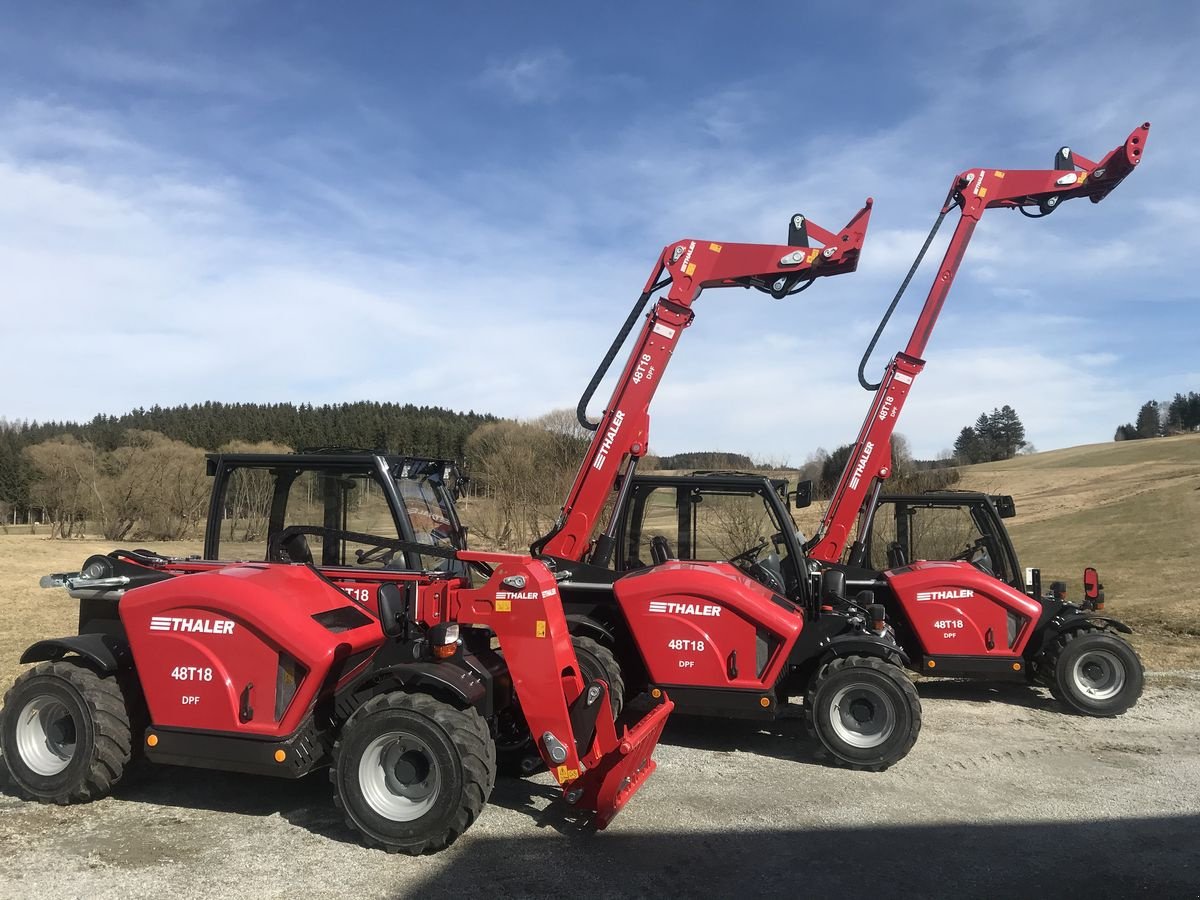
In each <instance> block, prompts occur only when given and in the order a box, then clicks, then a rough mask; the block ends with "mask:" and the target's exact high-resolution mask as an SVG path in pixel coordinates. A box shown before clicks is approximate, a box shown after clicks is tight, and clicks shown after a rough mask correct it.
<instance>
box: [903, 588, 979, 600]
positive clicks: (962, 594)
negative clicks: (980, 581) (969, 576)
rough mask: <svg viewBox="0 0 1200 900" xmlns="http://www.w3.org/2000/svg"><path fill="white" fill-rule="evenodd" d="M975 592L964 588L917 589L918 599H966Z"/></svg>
mask: <svg viewBox="0 0 1200 900" xmlns="http://www.w3.org/2000/svg"><path fill="white" fill-rule="evenodd" d="M974 596H975V592H974V591H969V590H967V589H966V588H962V589H960V590H954V591H918V592H917V599H918V600H966V599H967V598H968V597H974Z"/></svg>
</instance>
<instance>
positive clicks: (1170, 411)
mask: <svg viewBox="0 0 1200 900" xmlns="http://www.w3.org/2000/svg"><path fill="white" fill-rule="evenodd" d="M1186 431H1200V393H1197V392H1195V391H1188V392H1187V393H1186V394H1176V395H1175V396H1174V398H1172V399H1171V400H1170V401H1169V402H1159V401H1158V400H1147V401H1146V402H1145V403H1143V404H1142V406H1141V409H1139V410H1138V414H1137V418H1136V419H1134V420H1133V421H1132V422H1126V423H1125V424H1124V425H1118V426H1117V431H1116V434H1114V435H1113V440H1114V441H1136V440H1140V439H1142V438H1152V437H1164V436H1166V435H1169V434H1182V433H1184V432H1186Z"/></svg>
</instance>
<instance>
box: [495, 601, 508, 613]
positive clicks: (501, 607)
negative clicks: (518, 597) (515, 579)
mask: <svg viewBox="0 0 1200 900" xmlns="http://www.w3.org/2000/svg"><path fill="white" fill-rule="evenodd" d="M496 612H512V601H511V600H497V601H496Z"/></svg>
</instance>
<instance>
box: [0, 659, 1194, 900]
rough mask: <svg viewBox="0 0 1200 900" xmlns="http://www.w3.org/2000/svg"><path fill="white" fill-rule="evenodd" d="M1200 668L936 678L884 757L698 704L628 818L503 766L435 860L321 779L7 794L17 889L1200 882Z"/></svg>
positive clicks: (189, 774) (512, 889) (616, 891)
mask: <svg viewBox="0 0 1200 900" xmlns="http://www.w3.org/2000/svg"><path fill="white" fill-rule="evenodd" d="M1195 674H1196V673H1175V675H1174V676H1173V677H1171V678H1170V679H1163V678H1159V679H1154V680H1152V681H1151V682H1150V686H1149V687H1148V688H1147V691H1146V695H1145V696H1144V697H1143V699H1142V701H1141V703H1140V704H1139V705H1138V706H1137V707H1135V708H1134V709H1133V710H1132V711H1131V712H1129V713H1128V714H1126V715H1125V716H1123V717H1121V718H1119V719H1116V720H1096V719H1085V718H1079V717H1075V716H1069V715H1065V714H1063V713H1061V712H1059V710H1058V708H1057V707H1056V705H1055V704H1054V703H1053V701H1051V700H1050V699H1049V698H1048V697H1047V696H1045V695H1044V694H1042V693H1040V692H1037V691H1034V690H1033V689H1030V688H1025V687H1005V688H1000V689H995V688H992V689H989V688H987V687H985V686H981V685H964V684H957V683H952V682H940V683H939V682H927V683H924V684H922V685H921V694H922V697H923V700H924V706H925V728H924V732H923V734H922V736H921V740H920V741H919V742H918V743H917V746H916V747H915V748H914V750H913V752H912V754H911V755H910V756H909V757H908V758H907V759H906V760H904V761H903V762H902V763H900V764H899V765H897V766H895V767H893V768H892V769H891V770H889V771H888V772H884V773H881V774H865V773H855V772H847V771H843V770H840V769H836V768H831V767H829V766H827V765H825V764H824V762H823V760H821V759H820V758H819V756H818V754H817V751H816V748H815V747H814V746H813V744H812V743H811V742H810V741H809V740H808V739H807V738H806V737H805V736H804V734H803V729H802V727H801V725H800V723H799V722H796V721H787V722H783V723H780V725H779V726H776V727H772V728H771V729H770V730H758V729H757V727H756V726H753V725H742V724H738V723H728V722H713V721H709V720H701V719H683V718H682V717H675V718H674V719H673V720H672V721H671V722H670V723H668V727H667V734H666V736H665V737H664V741H663V743H662V744H661V745H660V747H659V750H658V753H657V756H656V758H657V759H658V762H659V770H658V772H657V773H656V774H655V775H654V776H653V777H652V778H651V779H650V781H649V782H648V783H647V785H646V787H645V788H644V789H643V790H642V791H641V793H640V794H638V796H637V797H635V798H634V800H633V801H632V802H631V803H630V805H629V807H627V808H626V810H625V811H624V812H623V813H622V814H621V815H620V816H619V817H618V818H617V819H616V820H615V821H614V822H613V824H612V825H611V826H610V827H609V828H608V830H607V831H605V832H602V833H600V834H591V833H588V832H586V831H582V830H580V829H579V828H578V827H577V826H575V825H574V824H573V823H572V822H570V821H569V820H566V819H564V818H563V817H562V816H561V815H560V814H559V812H558V809H559V808H558V807H557V806H554V807H551V800H552V798H553V797H554V795H555V791H554V789H553V788H552V786H551V782H550V780H549V776H545V775H543V776H540V777H539V778H537V779H534V780H531V781H517V780H502V781H501V782H500V784H498V786H497V788H496V791H495V793H494V794H493V797H492V803H491V804H490V805H489V806H488V807H487V808H486V809H485V810H484V812H483V815H482V816H481V817H480V818H479V820H478V821H477V822H476V823H475V825H474V826H473V827H472V828H471V829H470V830H469V831H468V832H467V834H466V835H465V836H464V837H463V838H462V839H461V840H459V841H458V843H457V844H455V845H454V846H453V847H452V848H451V849H449V850H448V851H446V852H443V853H441V854H438V855H435V856H431V857H424V858H419V859H411V858H408V857H402V856H389V855H387V854H385V853H382V852H379V851H374V850H367V849H364V848H363V847H360V846H358V845H357V844H356V843H355V840H354V836H353V834H352V833H350V832H349V831H348V830H347V829H346V828H345V827H344V826H343V825H342V824H341V822H340V820H339V819H338V817H337V815H336V814H335V812H334V809H333V805H332V802H331V801H330V795H329V794H330V792H329V787H328V782H327V781H326V780H325V778H324V777H323V776H322V775H316V776H314V777H311V778H309V779H307V780H305V781H303V782H299V783H290V782H283V781H274V780H272V779H263V778H253V777H250V776H240V775H229V774H224V773H214V772H203V771H197V770H188V769H174V768H166V767H163V768H157V769H153V770H151V771H145V772H142V773H141V774H140V775H139V777H137V778H136V779H134V780H133V781H132V782H130V783H127V784H126V785H124V786H122V787H121V789H120V790H119V791H118V792H117V795H116V796H114V797H111V798H108V799H105V800H102V801H99V802H97V803H93V804H90V805H87V806H79V807H68V808H60V807H45V806H39V805H37V804H33V803H24V802H22V801H20V800H18V799H16V798H15V797H13V796H12V795H11V794H10V793H3V794H0V896H3V897H22V898H32V897H55V898H58V897H88V898H98V897H122V896H155V897H162V896H184V897H222V898H224V897H230V896H239V897H294V896H298V895H301V894H303V895H306V896H308V897H313V898H319V897H341V896H353V897H355V898H367V897H409V896H420V897H441V896H447V897H449V896H454V897H463V896H480V897H483V896H488V897H506V896H530V895H558V896H563V895H567V896H600V897H623V896H642V897H645V896H656V895H657V896H673V897H720V896H728V895H734V894H737V895H743V896H745V895H750V894H764V895H771V896H774V895H783V894H788V895H816V896H820V895H826V896H828V895H829V894H830V893H831V892H834V891H836V892H838V893H839V894H841V895H845V896H868V895H869V896H871V897H890V896H905V897H909V898H912V897H928V896H950V895H953V896H955V897H1004V896H1010V897H1017V896H1022V895H1024V896H1029V895H1033V896H1039V897H1058V896H1064V897H1065V896H1072V897H1074V898H1079V900H1081V898H1084V897H1089V898H1091V897H1109V896H1114V897H1117V896H1120V897H1126V896H1142V895H1151V896H1154V897H1155V898H1156V900H1164V898H1173V897H1200V691H1197V690H1196V687H1197V682H1196V678H1195Z"/></svg>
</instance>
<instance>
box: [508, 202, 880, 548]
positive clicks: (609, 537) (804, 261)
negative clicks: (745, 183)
mask: <svg viewBox="0 0 1200 900" xmlns="http://www.w3.org/2000/svg"><path fill="white" fill-rule="evenodd" d="M871 203H872V201H871V199H870V198H868V199H867V201H866V203H865V205H864V206H863V208H862V209H861V210H860V211H859V212H858V213H857V214H856V215H855V216H854V217H853V218H852V219H851V220H850V221H849V223H848V224H847V225H846V227H845V228H843V229H842V230H841V231H840V232H837V233H836V234H835V233H833V232H829V231H826V230H825V229H823V228H821V227H820V226H818V225H816V224H815V223H813V222H811V221H808V220H807V219H805V218H804V217H803V216H800V215H797V216H794V217H793V218H792V221H791V223H790V226H789V235H788V245H787V246H782V245H774V244H726V243H716V242H714V241H702V240H692V239H690V238H685V239H684V240H682V241H675V242H673V243H670V244H668V245H667V246H666V247H664V248H663V251H662V254H661V255H660V256H659V258H658V260H657V262H656V263H655V265H654V269H653V271H651V273H650V277H649V278H648V279H647V280H646V287H645V290H644V291H643V292H642V295H641V297H640V298H639V299H638V302H637V303H636V304H634V308H633V311H632V312H631V313H630V315H629V318H628V319H627V320H626V322H625V325H624V327H623V328H622V329H621V331H620V333H619V334H618V335H617V338H616V340H615V341H614V342H613V344H612V347H611V348H610V349H609V352H608V354H607V356H606V357H605V359H604V361H603V362H602V363H601V364H600V367H599V369H597V371H596V374H595V376H594V377H593V378H592V382H591V384H590V385H589V386H588V388H587V390H586V391H585V392H584V395H583V397H582V399H581V400H580V402H579V409H578V416H579V421H580V423H581V424H582V425H583V426H584V427H586V428H588V429H592V430H595V432H596V434H595V437H594V438H593V439H592V442H591V445H590V446H589V448H588V452H587V454H586V455H585V457H584V460H583V463H582V464H581V465H580V468H579V472H578V474H577V475H576V476H575V482H574V484H573V485H572V486H571V490H570V493H569V494H568V495H567V500H566V503H565V504H563V508H562V513H561V515H560V516H559V518H558V521H557V522H556V523H555V525H554V528H553V529H552V530H551V531H550V533H549V534H547V535H546V536H545V537H543V538H540V539H539V540H538V541H537V542H535V544H534V545H533V547H532V548H531V552H532V553H533V555H535V556H543V555H545V556H551V557H557V558H560V559H570V560H580V559H582V558H583V557H584V556H585V555H586V554H587V553H588V550H589V547H591V556H590V561H591V562H593V563H595V564H598V565H605V564H607V562H608V559H609V556H610V555H611V552H612V542H613V535H614V533H615V528H616V522H617V519H618V516H617V515H616V514H615V513H614V515H613V516H612V519H611V521H610V522H609V524H608V527H607V528H606V529H605V531H604V533H603V534H601V535H600V536H599V537H598V538H597V539H596V541H595V544H594V546H592V545H591V544H590V543H589V538H590V536H591V534H592V531H593V530H594V528H595V526H596V523H597V521H598V519H599V516H600V514H601V512H602V511H603V509H604V505H605V503H606V501H607V500H608V499H609V497H610V496H611V492H612V488H613V484H614V483H615V482H616V480H617V477H618V473H620V472H621V471H622V467H624V479H623V481H622V483H621V496H620V497H619V498H618V500H617V505H616V509H618V510H619V509H621V507H622V505H623V503H624V501H625V499H626V498H625V493H626V492H627V491H628V489H629V487H630V485H631V484H632V482H633V474H634V470H635V469H636V468H637V463H638V460H639V459H640V458H641V457H642V456H644V455H645V453H646V449H647V446H648V441H649V431H650V414H649V407H650V401H651V400H652V399H653V397H654V392H655V390H656V389H657V388H658V384H659V382H660V381H661V380H662V376H663V372H664V371H665V370H666V368H667V364H668V363H669V362H670V361H671V355H672V353H674V351H675V345H676V344H677V343H678V342H679V337H680V335H681V334H682V332H683V329H685V328H686V327H687V326H688V325H690V324H691V322H692V319H693V317H694V313H693V311H692V304H693V303H694V302H695V300H696V298H697V297H699V296H700V292H701V291H703V290H704V289H705V288H715V287H747V288H748V287H755V288H758V289H759V290H763V291H766V292H767V293H770V294H772V296H774V297H775V298H776V299H781V298H783V297H785V296H787V295H789V294H795V293H798V292H799V291H801V290H804V289H805V288H807V287H808V286H810V285H811V284H812V282H813V281H814V280H815V279H817V278H820V277H822V276H826V275H841V274H843V273H847V272H853V271H854V270H855V268H856V267H857V266H858V258H859V254H860V253H861V251H862V245H863V240H864V239H865V237H866V233H867V224H868V221H869V220H870V216H871ZM810 237H812V238H815V239H816V240H817V241H819V242H820V243H821V244H822V245H823V248H815V247H810V246H809V238H810ZM667 285H670V290H669V291H667V293H666V294H664V295H661V296H660V297H659V298H658V299H657V301H656V302H655V304H654V307H653V308H652V309H651V310H650V312H649V313H648V314H647V315H646V320H645V323H644V324H643V326H642V331H641V334H640V335H639V336H638V338H637V340H636V342H635V343H634V346H633V350H632V352H631V353H630V355H629V360H628V362H626V364H625V370H624V371H623V372H622V373H621V377H620V378H619V379H618V380H617V385H616V388H615V389H614V391H613V394H612V398H611V399H610V400H609V402H608V406H607V408H606V409H605V411H604V415H603V416H602V417H601V419H600V421H599V423H596V424H592V423H591V422H588V421H587V418H586V414H587V413H586V411H587V403H588V401H589V400H590V399H591V396H592V393H593V392H594V391H595V389H596V387H597V385H598V384H599V383H600V380H601V378H603V376H604V373H605V372H606V371H607V370H608V368H609V366H610V365H611V364H612V361H613V359H614V358H615V356H616V354H617V352H618V351H619V350H620V347H621V345H622V344H623V343H624V341H625V338H626V337H627V336H628V335H629V332H630V331H631V330H632V329H633V326H634V325H635V324H636V321H637V317H638V315H639V314H640V313H641V311H642V309H644V308H645V306H646V304H647V302H648V301H649V299H650V297H651V296H652V295H653V294H654V293H655V292H656V291H658V290H660V289H662V288H664V287H666V286H667Z"/></svg>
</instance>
